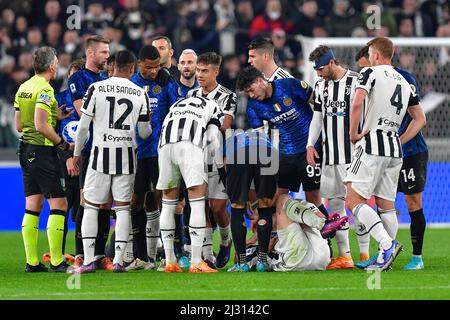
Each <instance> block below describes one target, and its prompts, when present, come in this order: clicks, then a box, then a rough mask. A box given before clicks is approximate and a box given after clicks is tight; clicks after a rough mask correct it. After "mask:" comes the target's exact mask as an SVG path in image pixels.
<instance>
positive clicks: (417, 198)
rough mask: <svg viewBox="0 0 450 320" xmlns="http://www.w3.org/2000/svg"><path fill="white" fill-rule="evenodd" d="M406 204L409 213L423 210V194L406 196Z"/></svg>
mask: <svg viewBox="0 0 450 320" xmlns="http://www.w3.org/2000/svg"><path fill="white" fill-rule="evenodd" d="M405 202H406V206H407V207H408V211H409V212H414V211H417V210H420V209H422V193H415V194H410V195H405Z"/></svg>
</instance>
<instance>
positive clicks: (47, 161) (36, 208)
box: [14, 47, 70, 272]
mask: <svg viewBox="0 0 450 320" xmlns="http://www.w3.org/2000/svg"><path fill="white" fill-rule="evenodd" d="M33 68H34V71H35V73H36V74H35V75H34V76H33V77H32V78H31V79H29V80H28V81H26V82H24V83H23V84H22V85H21V86H20V87H19V90H18V91H17V93H16V97H15V101H14V108H15V110H16V111H15V124H16V129H17V131H19V132H21V133H22V138H21V142H20V147H19V160H20V166H21V168H22V176H23V187H24V192H25V199H26V206H25V215H24V217H23V221H22V236H23V242H24V246H25V253H26V258H27V263H26V267H25V271H26V272H47V271H51V272H65V271H66V269H67V267H68V265H67V263H66V262H65V261H64V259H63V256H62V243H63V235H64V219H65V216H66V214H67V200H66V197H65V193H64V190H63V186H62V184H61V177H62V176H61V171H60V166H59V162H58V156H57V153H56V151H57V149H56V148H60V149H65V150H67V149H69V148H70V146H69V144H67V142H65V141H64V140H63V139H62V138H61V137H60V136H59V135H58V134H57V133H56V131H55V125H56V120H57V119H62V118H66V117H67V116H69V115H70V114H66V115H63V112H62V110H59V109H58V103H57V101H56V99H55V95H54V92H53V88H52V87H51V86H50V83H49V82H50V80H53V79H55V77H56V73H57V70H58V58H57V57H56V51H55V49H53V48H51V47H41V48H39V49H37V50H36V51H35V52H34V54H33ZM44 197H45V198H47V200H48V202H49V205H50V216H49V218H48V222H47V236H48V242H49V246H50V254H51V263H50V269H47V267H46V266H44V264H42V263H41V262H39V259H38V252H37V242H38V225H39V214H40V213H41V210H42V206H43V204H44Z"/></svg>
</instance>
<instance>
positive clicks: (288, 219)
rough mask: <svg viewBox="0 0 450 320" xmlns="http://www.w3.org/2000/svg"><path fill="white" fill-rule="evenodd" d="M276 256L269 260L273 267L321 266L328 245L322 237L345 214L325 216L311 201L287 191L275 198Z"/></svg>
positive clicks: (342, 222) (340, 224) (338, 225)
mask: <svg viewBox="0 0 450 320" xmlns="http://www.w3.org/2000/svg"><path fill="white" fill-rule="evenodd" d="M276 217H277V218H276V220H277V233H278V242H277V243H276V244H275V252H276V253H277V254H278V259H276V260H275V259H274V260H272V261H271V267H272V269H273V270H275V271H306V270H325V269H326V268H327V266H328V264H329V263H330V261H331V260H330V248H329V246H328V243H327V241H326V240H325V239H324V238H326V237H327V236H328V235H330V234H332V233H334V232H335V231H337V230H340V229H341V228H342V227H343V226H344V225H345V223H346V222H347V220H348V217H341V218H339V217H338V216H337V217H335V218H334V219H331V220H328V221H327V220H326V218H325V215H324V214H323V213H322V212H321V211H320V210H319V209H318V208H317V207H316V206H315V205H314V204H312V203H309V202H306V201H300V200H296V199H294V198H292V197H291V196H289V195H287V194H282V195H280V197H279V198H278V200H277V208H276Z"/></svg>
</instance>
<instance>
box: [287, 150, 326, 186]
mask: <svg viewBox="0 0 450 320" xmlns="http://www.w3.org/2000/svg"><path fill="white" fill-rule="evenodd" d="M317 152H318V153H319V156H320V159H316V167H315V168H314V167H312V166H310V165H309V164H308V162H307V161H306V152H303V153H297V154H294V155H289V156H286V155H280V169H279V171H278V187H279V188H283V189H289V190H290V191H293V192H298V191H299V190H300V185H302V186H303V190H304V191H313V190H317V189H320V176H321V172H322V165H321V163H322V150H321V149H317Z"/></svg>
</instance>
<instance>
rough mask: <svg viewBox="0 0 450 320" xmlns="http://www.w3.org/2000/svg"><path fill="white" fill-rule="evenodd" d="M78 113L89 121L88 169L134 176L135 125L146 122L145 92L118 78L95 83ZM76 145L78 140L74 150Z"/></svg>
mask: <svg viewBox="0 0 450 320" xmlns="http://www.w3.org/2000/svg"><path fill="white" fill-rule="evenodd" d="M81 112H82V113H83V115H82V116H88V117H91V118H92V122H93V146H92V150H91V155H90V157H89V166H91V167H92V169H94V170H96V171H98V172H102V173H105V174H111V175H112V174H134V173H135V172H136V127H137V123H138V121H142V122H145V121H147V122H148V121H149V98H148V95H147V93H146V91H145V90H144V89H142V88H140V87H138V86H137V85H135V84H134V83H132V82H131V81H130V80H128V79H125V78H120V77H111V78H109V79H107V80H103V81H99V82H95V83H93V84H92V85H91V86H90V87H89V89H88V91H87V93H86V96H85V97H84V103H83V106H82V107H81ZM77 140H78V139H77ZM80 144H81V143H80ZM77 145H78V141H77V143H76V146H75V151H76V150H77Z"/></svg>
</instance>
